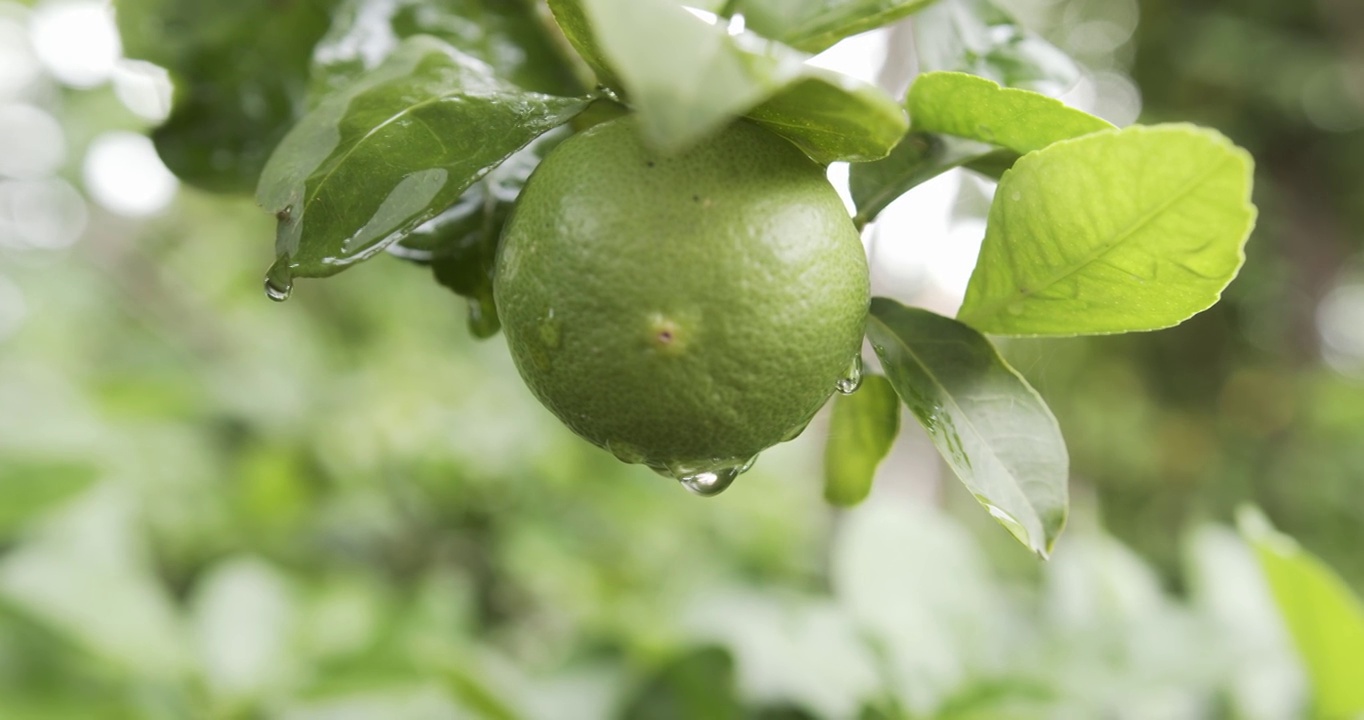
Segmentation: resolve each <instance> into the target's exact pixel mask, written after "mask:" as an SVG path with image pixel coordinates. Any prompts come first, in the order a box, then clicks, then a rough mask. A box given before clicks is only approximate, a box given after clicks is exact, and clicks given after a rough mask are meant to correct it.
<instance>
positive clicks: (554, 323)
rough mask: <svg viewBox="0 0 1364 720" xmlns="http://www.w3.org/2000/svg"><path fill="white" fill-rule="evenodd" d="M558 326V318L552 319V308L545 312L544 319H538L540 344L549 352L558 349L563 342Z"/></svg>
mask: <svg viewBox="0 0 1364 720" xmlns="http://www.w3.org/2000/svg"><path fill="white" fill-rule="evenodd" d="M560 324H561V323H560V321H559V318H556V317H554V308H550V309H548V310H546V311H545V315H544V317H542V318H540V342H542V343H544V345H545V347H547V348H550V349H551V350H554V349H558V347H559V345H560V343H562V342H563V334H562V332H561V330H560V327H559V326H560Z"/></svg>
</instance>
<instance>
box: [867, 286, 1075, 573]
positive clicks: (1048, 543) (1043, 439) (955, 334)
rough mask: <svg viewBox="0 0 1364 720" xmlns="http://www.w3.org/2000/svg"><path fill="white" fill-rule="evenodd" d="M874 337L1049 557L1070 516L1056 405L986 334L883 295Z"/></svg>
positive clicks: (943, 435) (887, 361)
mask: <svg viewBox="0 0 1364 720" xmlns="http://www.w3.org/2000/svg"><path fill="white" fill-rule="evenodd" d="M867 337H868V338H870V340H871V343H872V347H873V348H875V350H876V354H877V356H878V357H880V358H881V364H882V366H883V368H884V371H885V373H886V377H887V378H888V379H889V380H890V384H891V385H892V386H894V388H895V391H896V392H897V393H898V394H899V395H900V398H901V399H902V400H904V402H905V405H906V406H908V407H909V409H910V411H911V412H913V413H914V416H915V417H916V418H918V420H919V422H920V423H921V424H922V425H923V426H924V429H926V430H927V431H928V435H929V437H930V438H931V439H932V440H933V445H934V446H935V447H937V449H938V452H939V453H941V454H942V456H943V459H945V460H946V461H947V464H948V465H949V466H950V467H951V468H952V470H953V472H955V473H956V474H957V477H959V478H960V479H961V481H962V482H963V483H965V484H966V487H967V488H968V489H969V490H970V491H971V493H972V494H974V495H975V497H976V499H977V500H978V501H980V503H981V505H983V506H985V508H986V509H987V510H989V512H990V515H991V516H993V517H994V518H995V519H996V520H998V521H999V523H1000V524H1001V525H1003V526H1004V527H1005V528H1006V529H1008V530H1009V532H1010V533H1012V534H1013V536H1014V537H1016V538H1017V539H1018V541H1019V542H1021V543H1023V544H1024V545H1026V546H1028V547H1029V548H1031V549H1032V550H1033V551H1034V552H1036V553H1038V554H1040V555H1042V556H1044V557H1045V556H1046V555H1047V554H1048V553H1050V552H1051V547H1052V543H1053V542H1055V540H1056V537H1057V535H1059V534H1060V533H1061V529H1062V528H1063V527H1064V526H1065V523H1066V512H1067V510H1066V508H1067V502H1068V501H1067V489H1066V483H1067V479H1068V476H1069V459H1068V458H1067V456H1066V445H1065V441H1064V440H1063V439H1062V438H1061V431H1060V429H1059V428H1058V427H1057V424H1056V418H1055V417H1053V416H1052V414H1051V410H1050V409H1048V408H1047V405H1046V403H1044V402H1043V401H1042V398H1041V397H1039V396H1038V394H1037V392H1036V391H1034V390H1033V389H1032V387H1031V386H1029V385H1028V383H1027V381H1025V380H1024V379H1023V378H1022V376H1020V375H1019V374H1018V373H1017V371H1015V370H1014V369H1013V368H1011V367H1009V365H1008V363H1006V362H1004V359H1003V358H1001V357H1000V356H999V353H998V352H996V351H995V349H994V347H992V346H991V345H990V342H989V341H988V340H986V339H985V337H984V336H982V335H981V334H980V333H978V332H976V331H975V330H972V329H971V328H970V327H968V326H966V325H963V324H962V323H960V322H957V321H955V320H952V319H950V318H945V317H942V316H940V315H935V314H934V313H931V312H929V311H927V310H922V309H919V308H908V307H905V306H903V305H900V304H899V303H896V302H895V301H893V300H888V299H886V298H873V299H872V303H871V318H870V320H869V321H868V324H867Z"/></svg>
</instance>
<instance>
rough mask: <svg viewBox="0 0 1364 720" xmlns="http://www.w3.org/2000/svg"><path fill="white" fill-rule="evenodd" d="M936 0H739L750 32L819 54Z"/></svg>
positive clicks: (737, 8) (734, 8)
mask: <svg viewBox="0 0 1364 720" xmlns="http://www.w3.org/2000/svg"><path fill="white" fill-rule="evenodd" d="M933 2H934V0H738V1H737V2H735V3H732V4H731V7H732V11H731V12H732V13H734V14H740V13H741V14H743V16H744V20H745V21H746V22H747V24H748V27H749V29H751V30H753V31H754V32H756V33H758V34H759V35H762V36H763V37H768V38H772V39H773V40H779V41H781V42H784V43H786V44H787V45H791V46H792V47H796V48H799V49H801V50H804V51H806V52H812V53H817V52H819V51H821V50H824V49H826V48H829V47H831V46H832V45H833V44H834V43H837V42H838V41H839V40H842V39H843V38H845V37H848V36H850V35H856V34H857V33H860V32H866V31H868V30H874V29H876V28H878V27H881V26H883V25H889V24H891V23H893V22H895V21H896V20H899V19H901V18H903V17H907V16H908V15H910V14H912V13H914V12H917V11H919V10H922V9H923V8H925V7H927V6H928V5H930V4H932V3H933Z"/></svg>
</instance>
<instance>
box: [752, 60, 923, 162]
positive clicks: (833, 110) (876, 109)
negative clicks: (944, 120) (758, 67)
mask: <svg viewBox="0 0 1364 720" xmlns="http://www.w3.org/2000/svg"><path fill="white" fill-rule="evenodd" d="M748 118H749V119H750V120H752V121H754V122H756V123H758V124H759V125H762V126H763V127H766V128H767V129H768V130H771V131H772V132H775V133H776V134H778V135H781V136H782V137H784V138H786V139H787V140H790V141H791V142H792V143H795V145H796V146H797V147H799V148H800V149H801V150H804V151H805V154H806V155H809V156H810V157H811V158H812V159H813V160H814V161H815V162H818V163H822V164H826V165H827V164H828V163H831V162H835V161H839V160H842V161H846V162H856V163H860V162H866V161H869V160H877V159H880V158H884V157H885V156H886V153H887V152H889V151H890V149H891V148H893V147H895V143H896V142H898V141H899V139H900V137H901V136H903V135H904V134H905V131H906V130H908V129H909V121H908V119H907V118H906V117H905V112H904V109H903V108H901V107H900V106H899V105H897V104H896V103H895V101H894V100H891V98H890V96H888V95H886V94H885V93H884V92H882V91H881V90H879V89H877V88H875V87H872V86H871V85H867V84H865V83H861V82H858V81H856V80H854V79H852V78H850V77H848V76H846V75H840V74H838V73H833V72H828V71H824V70H821V69H819V68H815V67H808V68H806V70H805V77H803V78H801V79H800V80H797V81H796V82H794V83H792V84H791V85H790V86H789V87H787V88H786V89H785V90H782V91H781V92H779V93H777V94H776V95H775V96H773V97H772V99H771V100H768V101H767V102H765V103H763V104H761V105H759V106H758V107H756V108H753V109H752V110H751V111H749V113H748Z"/></svg>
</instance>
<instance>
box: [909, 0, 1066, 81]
mask: <svg viewBox="0 0 1364 720" xmlns="http://www.w3.org/2000/svg"><path fill="white" fill-rule="evenodd" d="M914 42H915V49H916V50H917V51H918V55H919V65H920V69H921V70H923V71H925V72H929V71H933V70H955V71H958V72H964V73H970V74H972V75H979V76H981V77H985V78H989V79H991V80H994V81H996V82H998V83H999V84H1001V85H1004V86H1005V87H1016V88H1025V89H1028V90H1035V91H1037V92H1040V93H1042V94H1044V95H1060V94H1061V93H1063V92H1065V91H1066V90H1068V89H1070V87H1072V86H1073V85H1075V83H1076V82H1077V81H1079V79H1080V68H1079V67H1078V66H1077V65H1076V64H1075V61H1074V60H1072V59H1071V58H1070V56H1068V55H1066V54H1065V53H1064V52H1062V51H1061V50H1059V49H1058V48H1057V47H1056V46H1054V45H1052V44H1051V43H1049V42H1047V41H1046V40H1043V39H1042V38H1041V37H1039V36H1038V35H1036V34H1034V33H1032V32H1029V31H1028V30H1026V29H1024V28H1023V27H1021V26H1020V25H1019V24H1018V22H1017V21H1015V20H1014V19H1013V17H1012V16H1010V15H1009V14H1008V13H1006V12H1004V11H1003V10H1001V9H1000V8H999V7H998V6H997V5H996V4H995V3H994V2H992V1H991V0H939V1H938V2H937V3H934V4H933V5H931V6H929V7H928V8H926V9H924V11H923V12H921V13H919V14H918V15H917V16H916V17H915V19H914Z"/></svg>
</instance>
